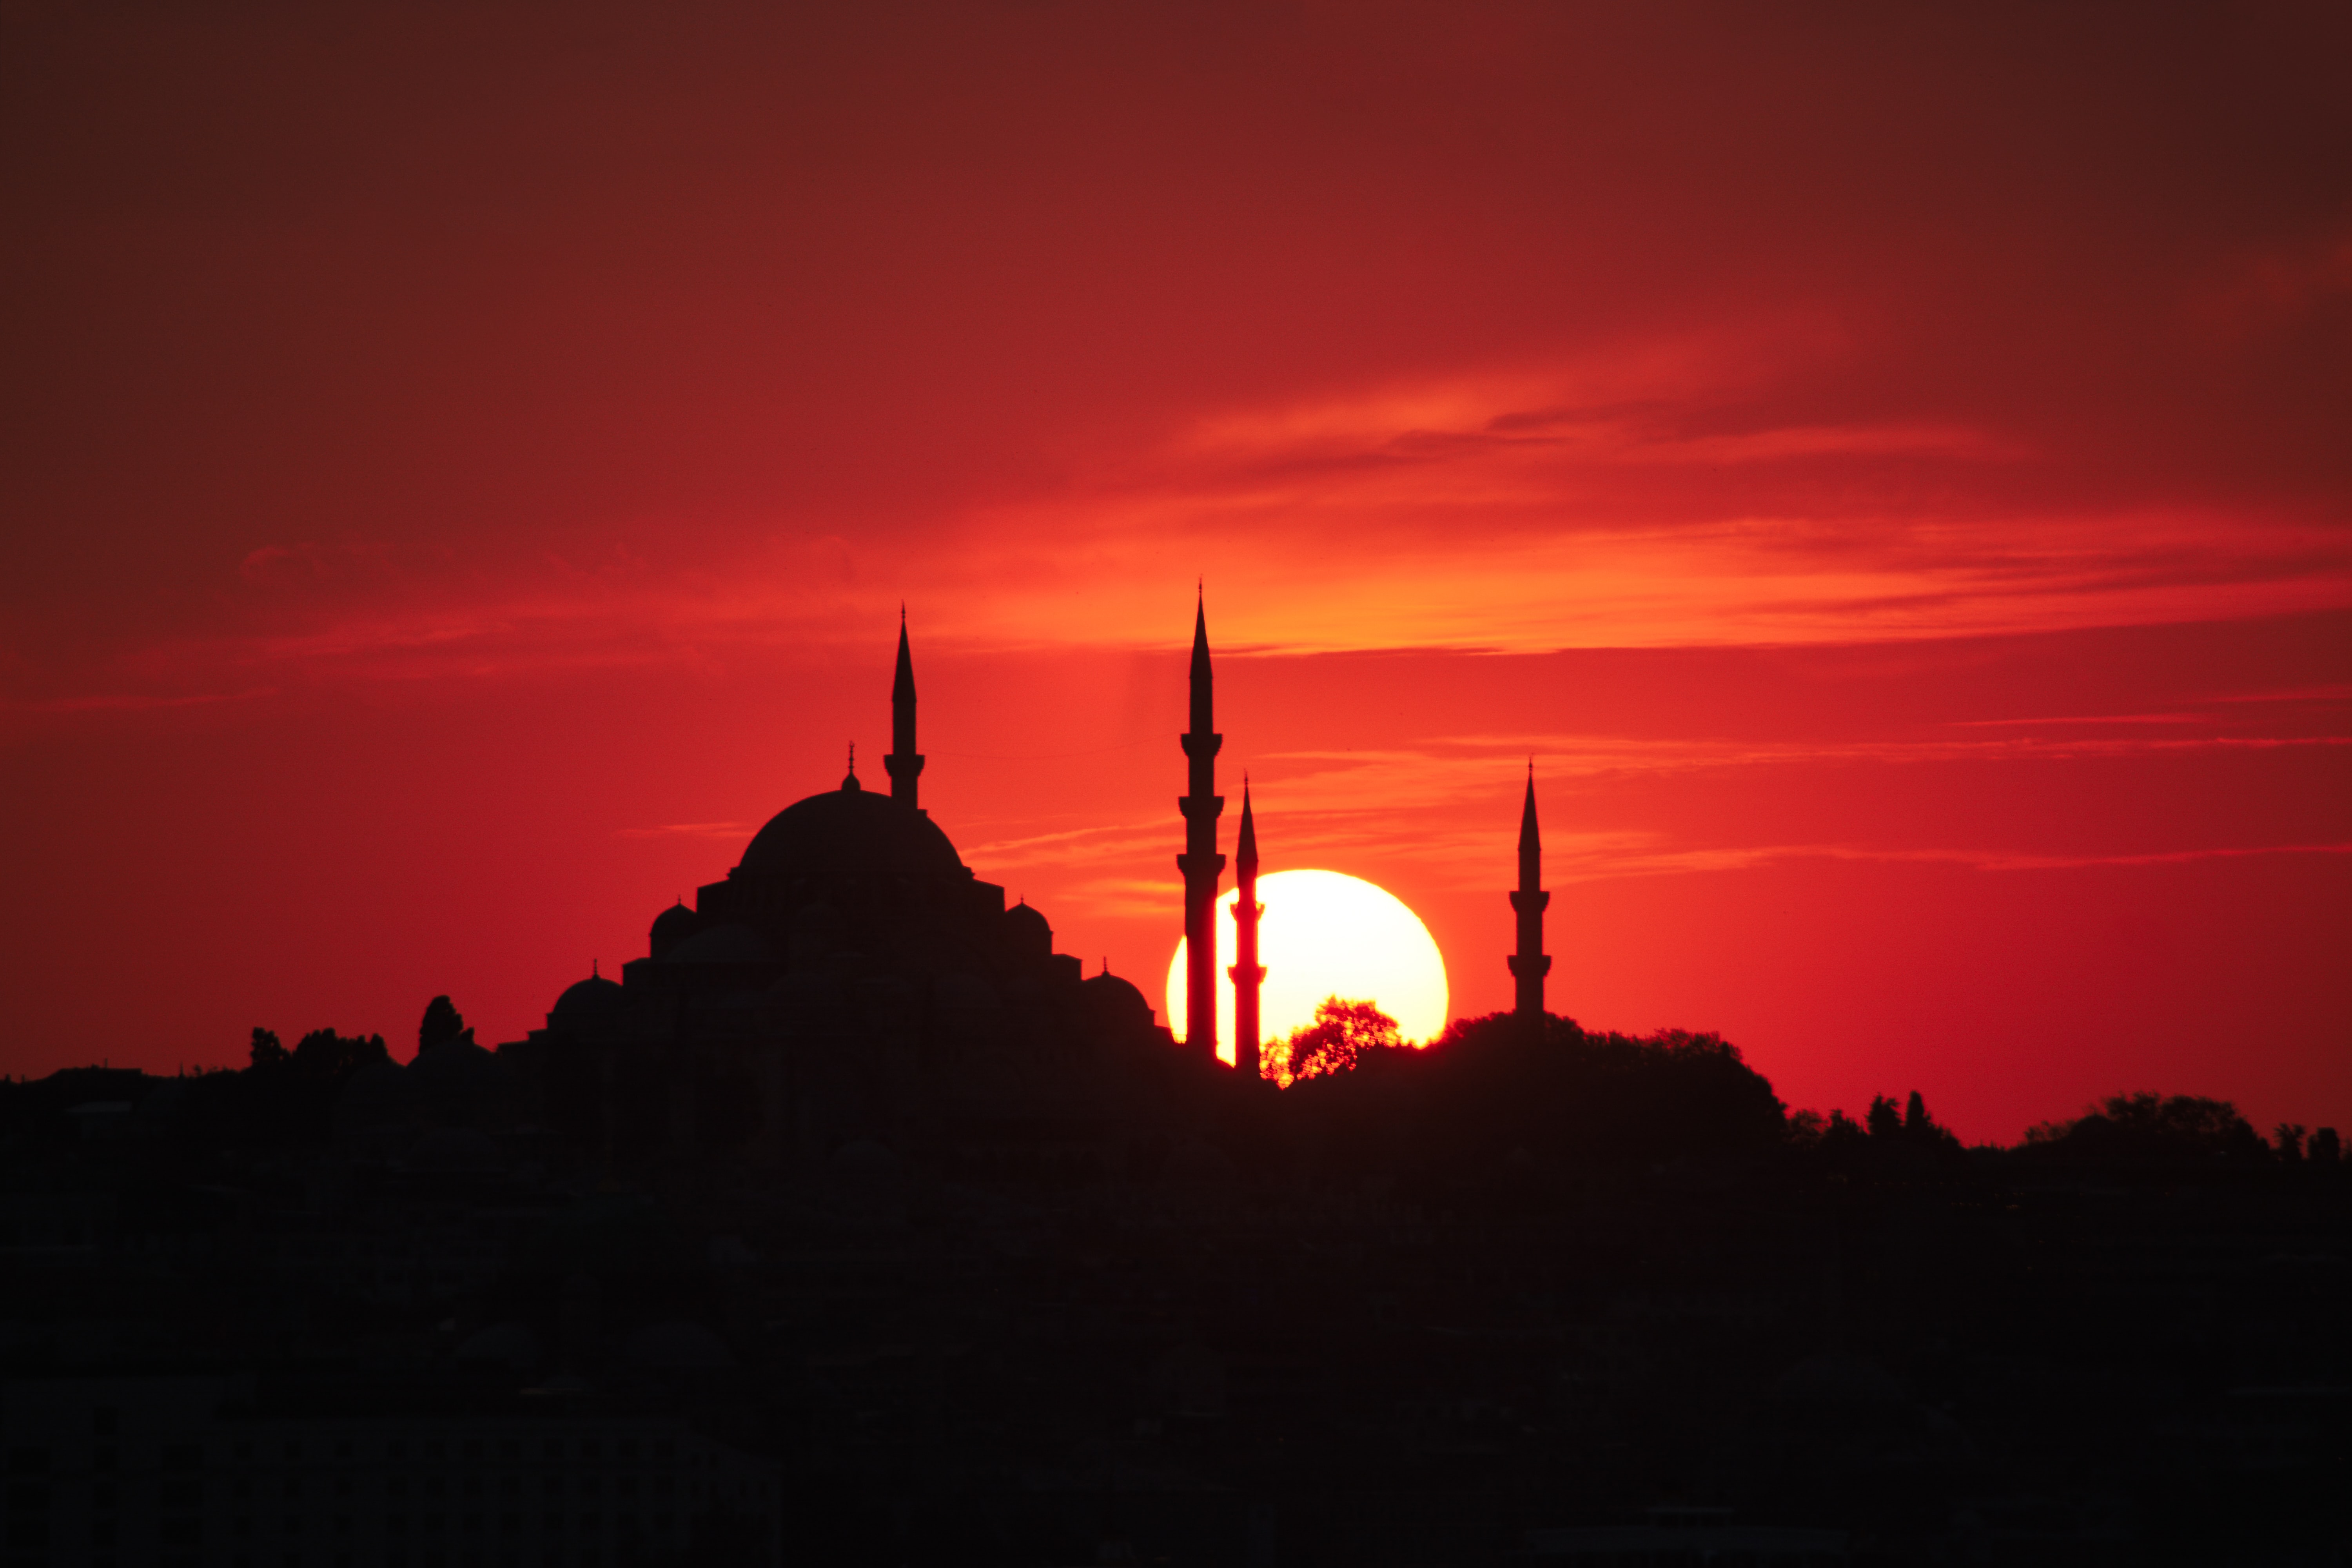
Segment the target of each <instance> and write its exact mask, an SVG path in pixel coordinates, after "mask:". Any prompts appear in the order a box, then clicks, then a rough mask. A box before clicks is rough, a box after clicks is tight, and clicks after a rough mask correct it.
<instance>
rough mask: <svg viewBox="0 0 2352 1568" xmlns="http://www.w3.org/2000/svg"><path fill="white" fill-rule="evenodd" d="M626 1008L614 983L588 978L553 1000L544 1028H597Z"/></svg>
mask: <svg viewBox="0 0 2352 1568" xmlns="http://www.w3.org/2000/svg"><path fill="white" fill-rule="evenodd" d="M625 1005H627V1004H626V1001H625V998H624V997H623V995H622V994H621V987H620V984H619V983H618V982H617V981H612V980H607V979H605V978H604V976H603V975H601V974H592V975H590V976H589V977H588V978H587V979H585V980H583V981H581V982H579V983H578V984H574V985H572V986H570V987H569V988H567V989H566V990H565V991H564V993H563V994H562V995H561V996H558V997H557V998H556V999H555V1007H554V1009H553V1011H551V1012H550V1013H549V1014H548V1015H547V1025H548V1027H550V1028H551V1029H566V1030H578V1029H595V1028H601V1027H603V1026H604V1025H606V1024H608V1023H610V1022H611V1021H612V1020H613V1019H614V1017H616V1016H619V1014H620V1012H621V1009H622V1008H623V1007H624V1006H625ZM432 1054H433V1053H432V1052H430V1051H427V1052H425V1056H430V1055H432ZM418 1059H419V1060H422V1059H423V1058H422V1057H420V1058H418Z"/></svg>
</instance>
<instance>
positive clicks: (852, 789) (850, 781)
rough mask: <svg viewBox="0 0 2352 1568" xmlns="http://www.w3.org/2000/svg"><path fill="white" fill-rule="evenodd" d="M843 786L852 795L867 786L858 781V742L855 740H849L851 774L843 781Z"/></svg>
mask: <svg viewBox="0 0 2352 1568" xmlns="http://www.w3.org/2000/svg"><path fill="white" fill-rule="evenodd" d="M841 787H842V788H843V790H845V792H847V793H848V794H851V795H856V793H857V792H858V791H859V790H862V789H864V788H865V787H866V786H865V785H864V784H859V783H858V782H857V742H855V741H852V742H849V776H848V777H846V778H845V779H843V780H842V781H841Z"/></svg>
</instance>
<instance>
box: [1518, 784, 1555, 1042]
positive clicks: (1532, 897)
mask: <svg viewBox="0 0 2352 1568" xmlns="http://www.w3.org/2000/svg"><path fill="white" fill-rule="evenodd" d="M1542 881H1543V835H1542V834H1540V833H1539V832H1538V831H1537V829H1536V765H1535V763H1533V762H1532V761H1530V762H1529V763H1528V803H1527V805H1525V806H1524V807H1522V808H1521V809H1520V812H1519V889H1518V891H1517V892H1515V893H1513V894H1512V895H1511V908H1513V909H1515V910H1518V911H1519V951H1518V952H1515V953H1513V954H1512V955H1511V973H1513V974H1515V975H1517V977H1518V982H1519V1005H1518V1018H1519V1022H1520V1024H1521V1025H1522V1026H1525V1027H1526V1028H1527V1029H1528V1032H1529V1034H1530V1035H1532V1036H1533V1037H1535V1038H1538V1039H1540V1038H1542V1037H1543V1026H1544V976H1545V975H1547V974H1549V973H1551V960H1550V959H1549V957H1547V956H1546V955H1545V953H1544V950H1543V918H1544V906H1545V905H1547V904H1549V903H1550V902H1551V895H1550V894H1549V893H1547V892H1545V891H1544V890H1543V888H1542V887H1541V885H1540V884H1541V883H1542Z"/></svg>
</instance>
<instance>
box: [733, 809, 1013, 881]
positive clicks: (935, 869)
mask: <svg viewBox="0 0 2352 1568" xmlns="http://www.w3.org/2000/svg"><path fill="white" fill-rule="evenodd" d="M736 874H737V875H738V876H747V875H748V876H757V877H774V878H781V879H787V880H798V879H803V878H805V879H810V880H812V881H818V882H830V881H836V880H862V879H866V878H874V877H881V878H889V879H901V878H903V879H907V880H909V881H917V882H929V881H937V880H940V879H947V878H954V879H962V878H963V877H964V876H965V875H966V872H965V870H964V865H963V859H962V858H961V856H959V855H958V854H957V853H956V850H955V846H954V845H953V844H950V842H948V836H947V835H946V834H944V833H942V832H940V828H939V825H938V824H937V823H934V822H933V821H932V820H931V819H930V818H929V817H928V816H924V815H923V814H922V813H921V812H919V811H911V810H908V807H907V806H906V805H904V804H903V803H901V802H898V801H895V800H893V799H891V798H890V797H889V796H888V795H882V794H878V793H877V792H874V791H870V790H864V789H849V788H842V789H837V790H833V791H830V792H828V793H826V794H824V795H811V796H809V797H808V798H807V799H806V800H803V801H798V802H795V803H794V804H793V805H788V806H786V807H785V808H784V809H783V810H782V811H780V812H778V813H777V814H776V815H775V816H772V817H770V818H769V819H768V825H767V826H765V827H762V828H761V829H760V831H759V832H758V834H756V835H755V836H754V837H752V839H751V844H750V846H749V847H746V848H745V849H744V851H743V859H742V863H741V864H740V865H739V866H738V867H737V868H736Z"/></svg>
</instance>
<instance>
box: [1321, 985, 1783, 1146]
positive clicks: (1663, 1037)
mask: <svg viewBox="0 0 2352 1568" xmlns="http://www.w3.org/2000/svg"><path fill="white" fill-rule="evenodd" d="M1366 1015H1369V1016H1366ZM1349 1021H1351V1022H1352V1024H1353V1026H1354V1027H1355V1029H1356V1031H1357V1035H1358V1037H1357V1038H1356V1039H1355V1040H1354V1041H1353V1042H1352V1043H1349V1044H1343V1045H1340V1046H1339V1047H1332V1046H1331V1045H1330V1044H1329V1042H1328V1040H1326V1041H1323V1042H1321V1043H1320V1049H1321V1051H1322V1052H1323V1054H1325V1055H1326V1056H1327V1057H1328V1058H1331V1059H1332V1060H1333V1061H1334V1066H1333V1067H1332V1068H1328V1069H1326V1070H1322V1071H1318V1072H1312V1073H1308V1074H1307V1075H1304V1076H1301V1077H1299V1078H1298V1079H1297V1080H1296V1081H1295V1083H1294V1085H1293V1087H1292V1088H1291V1089H1288V1090H1287V1091H1286V1092H1285V1093H1284V1095H1283V1097H1282V1101H1281V1107H1280V1110H1281V1120H1282V1121H1283V1122H1284V1123H1286V1130H1287V1131H1288V1132H1289V1133H1290V1134H1291V1137H1292V1138H1293V1139H1294V1140H1295V1142H1296V1143H1297V1151H1296V1152H1297V1154H1298V1155H1299V1156H1300V1157H1302V1158H1304V1159H1305V1160H1306V1161H1307V1163H1310V1164H1311V1165H1314V1166H1317V1167H1321V1168H1327V1169H1329V1170H1332V1171H1335V1172H1345V1171H1353V1172H1357V1173H1362V1174H1366V1175H1371V1174H1391V1175H1395V1176H1399V1177H1403V1178H1406V1179H1414V1178H1450V1179H1460V1178H1465V1177H1491V1178H1494V1179H1496V1180H1497V1181H1501V1182H1504V1183H1506V1184H1510V1183H1523V1182H1537V1183H1540V1182H1542V1181H1544V1180H1547V1179H1550V1178H1562V1177H1577V1176H1582V1175H1588V1174H1591V1173H1598V1172H1601V1171H1605V1170H1622V1169H1626V1168H1628V1167H1633V1168H1646V1167H1649V1166H1653V1165H1657V1164H1661V1163H1677V1162H1685V1161H1691V1160H1699V1159H1705V1160H1720V1159H1723V1158H1725V1157H1732V1158H1740V1157H1759V1158H1760V1157H1764V1156H1768V1155H1769V1154H1770V1153H1771V1152H1773V1151H1775V1150H1777V1149H1778V1148H1780V1146H1781V1145H1782V1144H1783V1143H1784V1142H1786V1139H1787V1135H1788V1117H1787V1111H1786V1108H1785V1107H1783V1106H1782V1105H1781V1103H1780V1100H1779V1099H1778V1098H1777V1097H1776V1096H1775V1095H1774V1094H1773V1092H1772V1086H1771V1084H1770V1083H1769V1081H1768V1080H1767V1079H1765V1078H1764V1076H1763V1075H1762V1074H1761V1073H1759V1072H1758V1071H1756V1069H1755V1068H1751V1067H1749V1066H1748V1064H1747V1063H1746V1062H1745V1061H1743V1060H1742V1059H1741V1058H1740V1055H1739V1051H1738V1047H1735V1046H1732V1045H1731V1044H1729V1043H1728V1042H1727V1041H1726V1040H1724V1039H1723V1038H1722V1037H1720V1036H1717V1035H1711V1034H1706V1035H1695V1034H1689V1033H1686V1032H1685V1031H1682V1030H1678V1029H1677V1030H1666V1031H1663V1032H1661V1033H1659V1034H1655V1035H1651V1036H1645V1037H1633V1036H1627V1035H1622V1034H1616V1033H1613V1032H1612V1033H1607V1034H1593V1033H1588V1032H1587V1031H1585V1030H1584V1029H1582V1028H1580V1027H1579V1026H1578V1025H1577V1024H1576V1022H1575V1020H1573V1019H1570V1018H1562V1017H1558V1016H1553V1017H1549V1018H1547V1019H1546V1020H1545V1021H1544V1026H1543V1027H1542V1029H1541V1030H1540V1031H1536V1030H1531V1029H1528V1027H1526V1026H1524V1025H1523V1024H1522V1023H1521V1021H1520V1020H1519V1019H1518V1018H1517V1017H1516V1016H1513V1015H1510V1014H1505V1013H1497V1014H1492V1015H1489V1016H1486V1017H1483V1018H1467V1019H1459V1020H1456V1021H1455V1022H1454V1024H1453V1025H1451V1026H1448V1028H1447V1029H1446V1031H1445V1033H1444V1035H1443V1036H1441V1037H1439V1038H1438V1039H1437V1040H1435V1041H1433V1043H1432V1044H1430V1045H1429V1046H1428V1047H1423V1048H1418V1049H1416V1048H1413V1047H1407V1046H1403V1045H1402V1044H1399V1043H1397V1042H1396V1039H1395V1034H1394V1025H1393V1024H1391V1023H1389V1022H1388V1021H1387V1020H1386V1019H1384V1018H1382V1017H1381V1016H1380V1015H1379V1014H1378V1013H1377V1012H1376V1011H1373V1010H1371V1009H1370V1008H1368V1007H1366V1006H1365V1005H1363V1004H1346V1003H1338V1002H1336V1001H1335V1002H1334V1003H1331V1004H1327V1005H1326V1010H1325V1012H1324V1014H1323V1016H1321V1017H1319V1018H1318V1026H1323V1027H1324V1028H1325V1029H1326V1030H1327V1031H1328V1030H1329V1029H1330V1027H1331V1026H1334V1025H1335V1024H1338V1025H1340V1026H1341V1027H1342V1028H1343V1029H1344V1028H1345V1027H1346V1026H1347V1025H1348V1022H1349Z"/></svg>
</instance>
